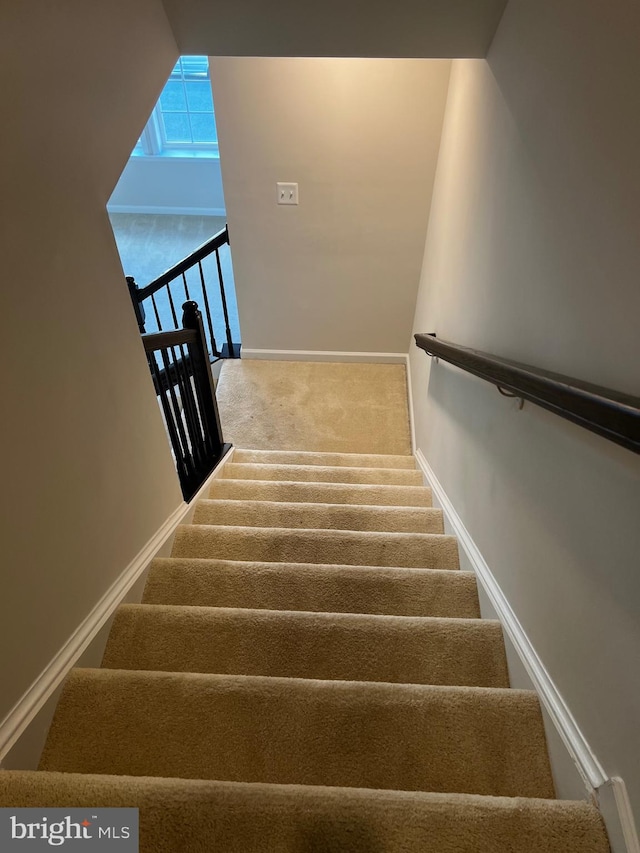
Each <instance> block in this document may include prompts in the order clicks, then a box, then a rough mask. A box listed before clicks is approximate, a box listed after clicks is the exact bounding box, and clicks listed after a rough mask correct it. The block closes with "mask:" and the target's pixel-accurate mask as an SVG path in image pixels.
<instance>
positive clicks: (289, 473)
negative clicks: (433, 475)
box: [222, 462, 422, 486]
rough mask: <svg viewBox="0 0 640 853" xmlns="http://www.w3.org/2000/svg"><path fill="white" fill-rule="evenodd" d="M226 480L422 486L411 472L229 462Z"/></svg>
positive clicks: (413, 472)
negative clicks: (227, 478)
mask: <svg viewBox="0 0 640 853" xmlns="http://www.w3.org/2000/svg"><path fill="white" fill-rule="evenodd" d="M222 476H223V477H229V478H231V479H232V480H243V479H244V480H287V481H291V480H297V481H298V482H304V483H309V482H316V483H372V484H374V485H380V486H421V485H422V474H421V473H420V471H416V470H410V469H408V468H362V467H354V468H347V467H346V466H340V465H334V466H323V465H270V464H262V463H257V462H227V464H226V465H225V466H224V468H223V470H222Z"/></svg>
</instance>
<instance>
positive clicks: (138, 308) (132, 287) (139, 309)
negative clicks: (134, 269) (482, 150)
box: [125, 275, 146, 335]
mask: <svg viewBox="0 0 640 853" xmlns="http://www.w3.org/2000/svg"><path fill="white" fill-rule="evenodd" d="M125 278H126V280H127V287H128V288H129V296H130V297H131V301H132V302H133V310H134V312H135V315H136V320H137V321H138V328H139V329H140V332H141V333H142V334H143V335H144V333H145V332H144V321H145V316H146V315H145V313H144V308H143V306H142V303H141V302H140V301H139V299H138V291H139V290H140V288H139V287H138V285H137V284H136V280H135V278H134V277H133V276H132V275H127V276H125Z"/></svg>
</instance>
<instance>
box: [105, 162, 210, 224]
mask: <svg viewBox="0 0 640 853" xmlns="http://www.w3.org/2000/svg"><path fill="white" fill-rule="evenodd" d="M109 210H110V211H111V212H112V213H174V214H198V215H200V216H224V215H225V205H224V193H223V191H222V175H221V173H220V160H219V158H218V157H131V158H130V159H129V162H128V163H127V165H126V168H125V170H124V172H123V173H122V175H121V176H120V180H119V181H118V183H117V185H116V188H115V190H114V191H113V194H112V196H111V198H110V199H109Z"/></svg>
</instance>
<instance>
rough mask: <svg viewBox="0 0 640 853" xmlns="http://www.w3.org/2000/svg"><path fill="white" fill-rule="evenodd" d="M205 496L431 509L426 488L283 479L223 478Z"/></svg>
mask: <svg viewBox="0 0 640 853" xmlns="http://www.w3.org/2000/svg"><path fill="white" fill-rule="evenodd" d="M209 497H210V498H223V499H225V500H252V501H259V500H262V501H291V502H292V503H301V502H303V501H307V502H309V503H327V504H360V505H362V504H368V505H373V506H431V503H432V498H431V489H428V488H427V487H426V486H376V485H370V484H367V483H349V484H344V483H296V482H288V481H287V480H229V479H226V478H224V477H218V479H216V480H214V481H213V483H212V484H211V489H210V490H209Z"/></svg>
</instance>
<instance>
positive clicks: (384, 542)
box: [172, 524, 459, 569]
mask: <svg viewBox="0 0 640 853" xmlns="http://www.w3.org/2000/svg"><path fill="white" fill-rule="evenodd" d="M172 556H173V557H204V558H209V559H218V560H243V561H246V560H258V561H265V562H274V563H288V562H291V563H320V564H322V563H325V564H326V563H344V564H346V565H360V564H364V565H368V566H401V567H405V568H425V569H458V568H459V564H458V543H457V540H456V538H455V537H454V536H442V535H439V534H434V533H373V532H359V531H354V530H307V529H301V530H297V529H293V528H285V527H282V528H266V527H231V526H224V525H209V524H184V525H181V526H180V527H179V528H178V530H177V531H176V535H175V539H174V542H173V550H172Z"/></svg>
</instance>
